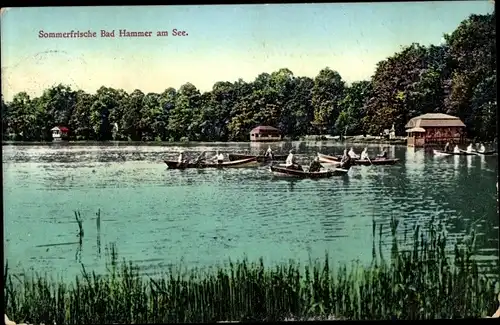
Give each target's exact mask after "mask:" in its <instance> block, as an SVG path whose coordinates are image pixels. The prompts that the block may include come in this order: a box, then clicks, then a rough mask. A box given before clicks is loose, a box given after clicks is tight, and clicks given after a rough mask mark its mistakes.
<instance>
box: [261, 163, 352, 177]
mask: <svg viewBox="0 0 500 325" xmlns="http://www.w3.org/2000/svg"><path fill="white" fill-rule="evenodd" d="M269 171H270V172H272V173H273V175H275V176H280V177H295V178H312V179H318V178H330V177H333V176H342V175H346V174H347V172H349V170H348V169H342V168H336V169H330V170H324V171H319V172H307V171H302V170H295V169H289V168H285V167H276V166H271V167H269Z"/></svg>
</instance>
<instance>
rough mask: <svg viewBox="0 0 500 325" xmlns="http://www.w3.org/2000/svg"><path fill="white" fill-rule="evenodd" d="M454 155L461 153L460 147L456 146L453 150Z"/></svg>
mask: <svg viewBox="0 0 500 325" xmlns="http://www.w3.org/2000/svg"><path fill="white" fill-rule="evenodd" d="M453 153H460V149H459V148H458V145H455V148H453Z"/></svg>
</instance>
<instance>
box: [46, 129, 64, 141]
mask: <svg viewBox="0 0 500 325" xmlns="http://www.w3.org/2000/svg"><path fill="white" fill-rule="evenodd" d="M50 131H52V139H53V140H54V141H60V140H66V139H68V132H69V129H68V128H67V127H64V126H56V127H53V128H52V129H51V130H50Z"/></svg>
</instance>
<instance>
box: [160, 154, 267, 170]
mask: <svg viewBox="0 0 500 325" xmlns="http://www.w3.org/2000/svg"><path fill="white" fill-rule="evenodd" d="M163 162H164V163H165V164H166V165H167V166H168V168H169V169H187V168H242V167H252V166H257V165H258V164H259V163H258V161H257V158H256V157H250V158H246V159H240V160H235V161H224V162H220V163H215V162H203V161H186V162H179V161H176V160H164V161H163Z"/></svg>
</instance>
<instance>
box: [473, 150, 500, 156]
mask: <svg viewBox="0 0 500 325" xmlns="http://www.w3.org/2000/svg"><path fill="white" fill-rule="evenodd" d="M474 154H475V155H478V156H494V155H496V154H497V151H496V150H491V151H485V152H480V151H475V152H474Z"/></svg>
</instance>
